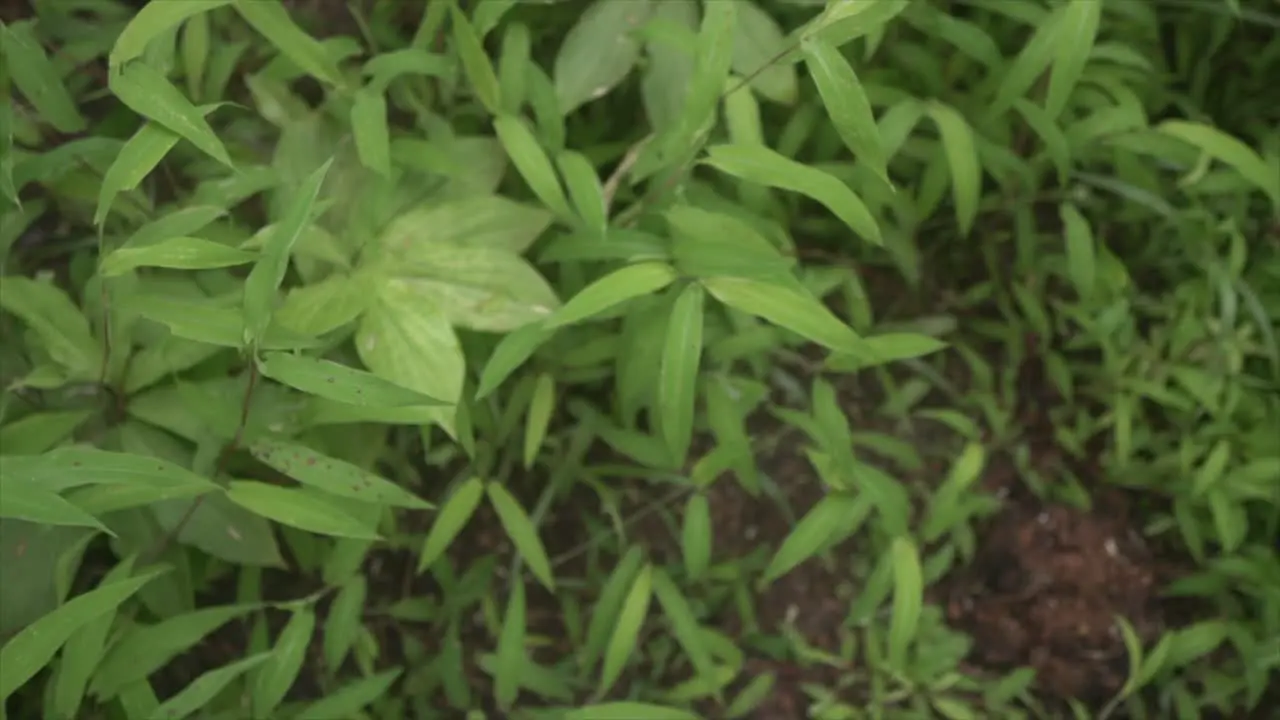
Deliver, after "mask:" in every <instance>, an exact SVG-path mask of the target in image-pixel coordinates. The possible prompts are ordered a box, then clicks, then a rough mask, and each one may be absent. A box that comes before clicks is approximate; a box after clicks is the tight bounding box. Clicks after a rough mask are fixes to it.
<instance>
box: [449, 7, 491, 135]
mask: <svg viewBox="0 0 1280 720" xmlns="http://www.w3.org/2000/svg"><path fill="white" fill-rule="evenodd" d="M449 10H450V11H451V12H450V17H451V18H452V19H453V41H454V43H456V45H457V48H458V55H459V57H461V58H462V69H463V70H464V71H466V74H467V80H468V81H470V83H471V89H472V90H473V91H474V92H475V94H476V98H478V99H479V100H480V104H481V105H484V109H485V110H488V111H489V114H491V115H497V114H498V113H499V112H501V111H502V95H501V89H500V86H499V85H498V74H497V73H495V72H494V71H493V63H491V62H489V56H488V55H487V54H486V53H485V50H484V44H483V43H481V42H480V36H479V35H478V34H477V33H476V30H475V28H474V27H472V26H471V23H470V22H468V21H467V15H466V13H464V12H463V11H462V8H460V7H458V4H457V3H456V2H451V3H449Z"/></svg>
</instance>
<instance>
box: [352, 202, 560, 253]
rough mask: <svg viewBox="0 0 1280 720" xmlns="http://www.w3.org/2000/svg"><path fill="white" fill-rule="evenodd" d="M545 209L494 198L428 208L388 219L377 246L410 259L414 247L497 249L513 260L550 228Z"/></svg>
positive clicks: (449, 203)
mask: <svg viewBox="0 0 1280 720" xmlns="http://www.w3.org/2000/svg"><path fill="white" fill-rule="evenodd" d="M551 220H552V215H551V214H550V213H548V212H547V211H546V210H543V209H542V208H539V207H534V206H531V205H525V204H523V203H517V202H514V201H512V200H509V199H507V198H505V197H502V196H500V195H489V194H485V195H476V196H473V197H465V198H458V199H454V200H448V201H446V202H443V203H431V204H428V205H424V206H422V207H420V208H416V209H414V210H410V211H408V212H406V213H404V214H403V215H400V216H399V217H397V218H396V219H395V220H392V221H391V223H390V224H388V225H387V227H386V229H385V230H383V231H382V234H381V235H380V236H379V237H378V241H377V242H378V245H379V246H380V247H381V248H383V249H384V250H385V251H387V252H389V253H391V254H395V255H412V254H413V252H414V250H415V248H417V247H419V246H432V245H443V246H446V247H449V248H471V249H486V250H501V251H503V252H506V253H509V254H511V255H519V254H521V253H523V252H524V251H525V250H528V249H529V246H530V245H532V244H533V242H534V241H535V240H537V239H538V237H539V236H540V235H542V233H543V231H545V230H546V229H547V227H549V226H550V225H551Z"/></svg>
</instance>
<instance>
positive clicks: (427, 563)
mask: <svg viewBox="0 0 1280 720" xmlns="http://www.w3.org/2000/svg"><path fill="white" fill-rule="evenodd" d="M484 494H485V490H484V481H482V480H481V479H480V478H478V477H472V478H470V479H468V480H467V481H466V482H464V483H462V485H460V486H459V487H458V489H457V490H455V491H454V492H453V494H452V495H450V496H449V499H448V500H445V501H444V504H443V505H441V506H440V512H439V514H438V515H437V516H436V521H435V522H434V523H432V524H431V529H430V530H429V531H427V538H426V541H425V542H424V543H423V545H422V551H421V552H420V553H418V572H419V573H421V572H422V571H423V570H426V569H427V568H429V567H431V566H432V565H434V564H435V562H436V560H438V559H439V558H440V556H441V555H443V554H444V552H445V551H446V550H448V549H449V544H450V543H452V542H453V539H454V538H456V537H457V536H458V533H460V532H462V528H463V527H465V526H466V524H467V521H468V520H470V519H471V516H472V515H473V514H474V513H475V511H476V508H477V507H479V506H480V500H481V498H483V497H484Z"/></svg>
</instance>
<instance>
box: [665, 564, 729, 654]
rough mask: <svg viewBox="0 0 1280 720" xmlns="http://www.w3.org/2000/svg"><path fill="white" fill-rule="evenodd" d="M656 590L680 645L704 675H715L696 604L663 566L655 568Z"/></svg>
mask: <svg viewBox="0 0 1280 720" xmlns="http://www.w3.org/2000/svg"><path fill="white" fill-rule="evenodd" d="M653 594H654V595H655V596H657V598H658V604H659V605H661V606H662V613H663V615H666V617H667V621H668V622H670V623H671V633H672V634H673V635H675V637H676V642H678V643H680V647H681V648H683V649H684V652H685V654H686V655H688V656H689V661H690V662H691V663H692V664H693V667H694V669H695V670H696V671H697V672H698V674H699V675H701V676H702V677H704V678H713V677H715V670H716V668H715V664H714V663H713V662H712V659H711V652H710V651H709V650H708V649H707V644H706V642H705V641H704V640H703V638H704V637H705V636H704V635H703V632H702V627H701V625H699V624H698V620H697V618H696V617H695V616H694V614H693V608H692V607H691V606H690V605H689V601H688V600H686V599H685V597H684V594H683V593H681V592H680V588H679V587H677V586H676V584H675V582H674V581H672V580H671V578H670V577H669V576H668V575H667V573H666V572H665V571H663V569H662V568H654V569H653Z"/></svg>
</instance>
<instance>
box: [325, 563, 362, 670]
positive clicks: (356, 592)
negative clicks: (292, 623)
mask: <svg viewBox="0 0 1280 720" xmlns="http://www.w3.org/2000/svg"><path fill="white" fill-rule="evenodd" d="M368 596H369V582H368V580H366V579H365V576H364V575H359V574H357V575H352V576H351V577H350V578H348V579H347V581H346V582H345V583H343V585H342V589H341V590H339V591H338V594H337V595H336V596H335V597H334V598H333V604H331V605H330V606H329V612H328V613H326V615H325V620H324V633H323V635H324V641H323V646H322V647H323V652H324V663H325V666H326V667H327V668H328V669H329V671H330V672H334V673H337V672H338V671H339V670H340V669H341V667H342V661H343V660H344V659H345V658H346V657H347V653H349V652H350V651H351V648H352V646H353V645H354V644H355V642H356V640H357V638H358V637H359V635H360V630H361V629H362V628H363V627H364V625H363V622H364V610H365V607H364V605H365V600H366V599H367V598H368Z"/></svg>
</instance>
